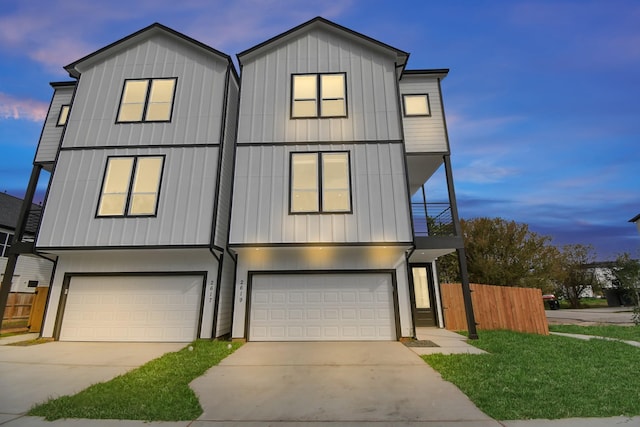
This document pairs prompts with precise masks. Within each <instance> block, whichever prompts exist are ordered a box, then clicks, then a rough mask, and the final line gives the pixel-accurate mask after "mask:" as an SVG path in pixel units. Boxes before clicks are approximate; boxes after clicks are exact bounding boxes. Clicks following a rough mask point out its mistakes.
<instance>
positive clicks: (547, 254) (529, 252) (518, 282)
mask: <svg viewBox="0 0 640 427" xmlns="http://www.w3.org/2000/svg"><path fill="white" fill-rule="evenodd" d="M460 224H461V226H462V232H463V237H464V244H465V252H466V258H467V270H468V272H469V280H470V281H471V282H474V283H484V284H489V285H499V286H523V287H532V288H534V287H535V288H541V289H543V291H544V292H546V291H549V290H551V289H552V287H553V281H552V280H553V277H554V272H555V270H556V265H557V260H558V250H557V249H556V248H555V246H552V245H550V244H549V242H550V241H551V238H550V237H548V236H542V235H539V234H537V233H534V232H532V231H530V230H529V226H528V225H526V224H519V223H516V222H515V221H507V220H504V219H502V218H474V219H471V220H468V221H465V220H462V221H460ZM438 269H439V270H438V271H439V274H440V277H441V278H443V281H444V279H447V281H449V280H459V278H460V275H459V271H458V265H457V260H456V258H455V254H451V255H447V256H445V257H442V258H440V259H439V260H438Z"/></svg>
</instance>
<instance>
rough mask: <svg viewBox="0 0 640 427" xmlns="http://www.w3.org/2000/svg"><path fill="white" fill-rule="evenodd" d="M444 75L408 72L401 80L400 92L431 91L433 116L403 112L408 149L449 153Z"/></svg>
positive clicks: (429, 94)
mask: <svg viewBox="0 0 640 427" xmlns="http://www.w3.org/2000/svg"><path fill="white" fill-rule="evenodd" d="M440 77H442V76H437V75H430V74H405V75H403V76H402V80H400V96H401V97H402V95H405V94H427V95H428V96H429V109H430V116H416V117H410V116H409V117H407V116H404V115H403V118H402V122H403V127H404V141H405V148H406V151H407V152H408V153H448V152H449V146H448V142H447V134H446V130H445V124H444V112H443V109H442V100H441V97H440Z"/></svg>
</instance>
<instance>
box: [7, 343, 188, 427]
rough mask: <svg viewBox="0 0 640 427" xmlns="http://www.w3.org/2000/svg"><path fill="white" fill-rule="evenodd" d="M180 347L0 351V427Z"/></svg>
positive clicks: (51, 346) (48, 346) (54, 346)
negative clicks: (52, 400) (34, 408)
mask: <svg viewBox="0 0 640 427" xmlns="http://www.w3.org/2000/svg"><path fill="white" fill-rule="evenodd" d="M184 346H185V344H183V343H89V342H57V341H56V342H49V343H45V344H38V345H33V346H28V347H16V346H8V345H0V390H2V391H1V392H0V424H2V423H3V422H4V421H6V420H9V419H13V418H15V417H16V416H17V415H20V414H24V413H25V412H27V411H28V410H29V409H30V408H31V407H32V406H33V405H34V404H36V403H41V402H43V401H45V400H47V399H48V398H49V397H56V396H61V395H66V394H73V393H77V392H78V391H80V390H83V389H85V388H87V387H88V386H90V385H91V384H95V383H97V382H102V381H107V380H110V379H111V378H113V377H115V376H117V375H120V374H123V373H125V372H127V371H129V370H131V369H133V368H136V367H138V366H140V365H142V364H144V363H146V362H148V361H150V360H152V359H155V358H157V357H159V356H161V355H163V354H164V353H167V352H170V351H177V350H179V349H181V348H182V347H184Z"/></svg>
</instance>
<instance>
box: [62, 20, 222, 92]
mask: <svg viewBox="0 0 640 427" xmlns="http://www.w3.org/2000/svg"><path fill="white" fill-rule="evenodd" d="M153 30H160V31H164V32H166V33H168V34H170V35H172V36H174V37H176V38H179V39H182V40H184V41H186V42H188V43H191V44H193V45H194V46H197V47H198V48H200V49H203V50H205V51H207V52H209V53H213V54H215V55H217V56H219V57H221V58H222V59H224V60H225V61H227V62H228V63H229V64H233V61H232V60H231V57H230V56H229V55H227V54H226V53H223V52H221V51H219V50H217V49H214V48H212V47H211V46H209V45H206V44H204V43H202V42H200V41H198V40H196V39H193V38H191V37H189V36H187V35H185V34H182V33H180V32H178V31H176V30H174V29H172V28H169V27H167V26H165V25H162V24H160V23H158V22H154V23H153V24H151V25H149V26H147V27H145V28H142V29H141V30H138V31H136V32H135V33H132V34H129V35H128V36H126V37H123V38H121V39H120V40H117V41H115V42H113V43H111V44H109V45H107V46H105V47H103V48H101V49H98V50H96V51H95V52H93V53H90V54H88V55H86V56H84V57H82V58H80V59H78V60H77V61H74V62H72V63H71V64H69V65H66V66H65V67H64V69H65V70H67V72H68V73H69V76H71V77H74V78H76V79H77V78H79V77H80V74H81V71H80V69H79V66H80V65H82V64H83V63H84V62H86V61H89V60H93V59H96V58H98V57H100V56H102V55H104V54H105V53H106V52H108V51H110V50H112V49H113V48H116V47H118V46H121V45H122V44H123V43H126V42H128V41H130V40H133V39H135V38H137V37H140V36H141V35H143V34H145V33H147V32H149V31H153Z"/></svg>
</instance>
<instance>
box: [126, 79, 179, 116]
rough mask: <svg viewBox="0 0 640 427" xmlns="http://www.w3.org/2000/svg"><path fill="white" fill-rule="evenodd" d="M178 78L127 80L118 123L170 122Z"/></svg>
mask: <svg viewBox="0 0 640 427" xmlns="http://www.w3.org/2000/svg"><path fill="white" fill-rule="evenodd" d="M176 81H177V78H176V77H172V78H161V79H135V80H125V82H124V87H123V88H122V96H121V98H120V107H119V109H118V118H117V120H116V123H139V122H169V121H171V112H172V110H173V99H174V96H175V89H176Z"/></svg>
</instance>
